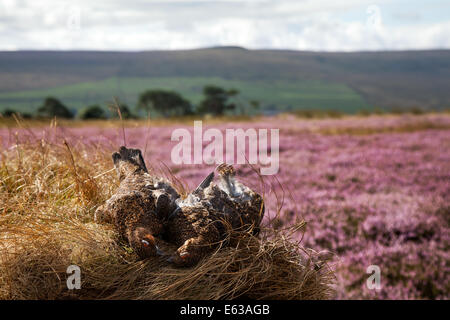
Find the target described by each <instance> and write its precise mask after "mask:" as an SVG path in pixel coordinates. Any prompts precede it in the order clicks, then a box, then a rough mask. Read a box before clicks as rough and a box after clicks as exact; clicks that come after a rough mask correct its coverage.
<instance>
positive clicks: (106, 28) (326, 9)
mask: <svg viewBox="0 0 450 320" xmlns="http://www.w3.org/2000/svg"><path fill="white" fill-rule="evenodd" d="M223 45H234V46H243V47H246V48H249V49H267V48H276V49H296V50H318V51H356V50H400V49H438V48H450V1H448V0H428V1H418V0H408V1H404V0H390V1H384V0H378V1H364V0H359V1H356V0H330V1H324V0H220V1H207V0H79V1H76V0H71V1H65V0H62V1H61V0H59V1H57V0H46V1H35V0H0V50H21V49H53V50H71V49H82V50H153V49H191V48H199V47H211V46H223Z"/></svg>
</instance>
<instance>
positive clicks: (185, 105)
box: [138, 89, 192, 116]
mask: <svg viewBox="0 0 450 320" xmlns="http://www.w3.org/2000/svg"><path fill="white" fill-rule="evenodd" d="M138 109H143V110H146V111H151V110H154V111H157V112H159V113H161V114H162V115H164V116H171V115H172V116H173V115H188V114H191V113H192V106H191V104H190V102H189V101H188V100H186V99H185V98H183V97H182V96H181V95H180V94H179V93H177V92H174V91H167V90H161V89H157V90H147V91H145V92H143V93H142V94H141V95H140V96H139V101H138Z"/></svg>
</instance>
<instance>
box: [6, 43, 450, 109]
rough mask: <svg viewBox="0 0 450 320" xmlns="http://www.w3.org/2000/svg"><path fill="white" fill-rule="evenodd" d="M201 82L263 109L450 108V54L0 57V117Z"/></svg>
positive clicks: (189, 88)
mask: <svg viewBox="0 0 450 320" xmlns="http://www.w3.org/2000/svg"><path fill="white" fill-rule="evenodd" d="M205 84H218V85H222V86H224V87H230V88H231V87H235V88H237V89H238V90H240V91H241V92H242V94H241V97H240V98H239V99H240V101H238V102H239V103H241V104H242V105H243V106H245V105H247V104H248V103H247V102H248V101H249V100H251V99H256V100H259V101H260V102H261V104H262V106H263V107H264V108H266V109H281V110H290V109H312V108H314V109H336V110H341V111H345V112H355V111H358V110H361V109H368V108H374V107H380V108H386V109H388V108H401V107H421V108H424V109H444V108H449V107H450V90H449V88H450V51H449V50H435V51H404V52H373V53H372V52H358V53H320V52H301V51H283V50H246V49H243V48H238V47H223V48H210V49H199V50H185V51H149V52H87V51H77V52H75V51H73V52H51V51H19V52H0V110H2V109H5V108H13V109H19V110H22V111H25V110H26V111H34V110H35V109H36V108H37V106H38V105H39V104H40V103H41V101H42V99H43V98H44V97H45V96H47V95H55V96H57V97H58V98H61V99H62V100H63V102H64V103H66V104H67V105H68V106H69V107H71V108H74V109H79V108H81V107H83V106H85V105H87V104H92V103H105V102H106V101H109V100H111V99H112V96H118V97H119V98H121V100H123V101H125V102H127V103H128V104H130V105H131V106H133V105H134V104H135V103H136V100H137V96H138V94H139V93H140V92H142V91H143V90H145V89H149V88H170V89H174V90H177V91H179V92H181V93H183V94H184V95H186V96H187V97H188V98H190V99H191V100H192V101H193V102H198V101H199V100H200V98H201V89H202V87H203V86H204V85H205Z"/></svg>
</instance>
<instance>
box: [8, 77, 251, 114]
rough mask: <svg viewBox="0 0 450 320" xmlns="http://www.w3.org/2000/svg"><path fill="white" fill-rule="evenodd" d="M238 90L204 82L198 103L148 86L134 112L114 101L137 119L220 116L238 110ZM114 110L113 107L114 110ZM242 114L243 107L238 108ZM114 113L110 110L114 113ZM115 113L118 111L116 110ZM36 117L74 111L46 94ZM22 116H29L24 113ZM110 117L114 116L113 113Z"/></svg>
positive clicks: (90, 110)
mask: <svg viewBox="0 0 450 320" xmlns="http://www.w3.org/2000/svg"><path fill="white" fill-rule="evenodd" d="M238 94H239V91H238V90H236V89H224V88H221V87H218V86H215V85H207V86H205V87H204V88H203V99H202V100H201V102H200V103H199V104H198V105H193V104H192V103H191V102H190V101H189V100H187V99H186V98H184V97H183V96H182V95H181V94H179V93H178V92H175V91H171V90H164V89H150V90H147V91H145V92H143V93H141V94H140V95H139V98H138V103H137V106H136V109H135V110H136V112H137V113H134V112H132V111H131V108H130V107H129V106H128V105H126V104H124V103H120V102H119V103H117V105H116V106H115V108H116V109H119V110H120V114H121V117H122V118H123V119H130V118H138V117H139V116H138V114H139V113H141V111H143V112H144V113H149V112H151V113H152V114H155V113H156V114H158V115H160V116H162V117H176V116H189V115H206V114H211V115H214V116H221V115H224V114H226V113H229V112H237V111H238V110H237V105H236V103H235V102H233V101H232V100H233V99H232V98H233V97H235V96H237V95H238ZM250 107H251V108H252V110H255V111H256V110H258V109H259V102H258V101H255V100H252V101H250ZM114 111H116V110H114ZM240 112H241V113H243V109H242V108H241V110H240ZM13 113H15V112H14V111H13V110H5V111H4V112H2V114H3V116H12V114H13ZM114 113H115V112H113V114H114ZM117 113H118V112H117ZM36 115H37V116H38V117H44V118H47V117H55V116H56V117H58V118H65V119H71V118H74V117H75V114H74V113H73V112H71V111H70V110H69V108H68V107H67V106H65V105H64V104H63V103H62V102H61V101H60V100H58V99H57V98H54V97H47V98H46V99H45V100H44V102H43V104H42V105H41V106H40V107H39V108H38V109H37V114H36ZM23 116H25V117H31V115H27V114H24V115H23ZM78 117H79V118H80V119H106V118H108V113H107V112H106V110H105V109H104V108H102V107H101V106H100V105H98V104H95V105H91V106H88V107H86V108H84V109H82V110H81V111H80V112H79V114H78ZM113 117H117V114H114V115H113Z"/></svg>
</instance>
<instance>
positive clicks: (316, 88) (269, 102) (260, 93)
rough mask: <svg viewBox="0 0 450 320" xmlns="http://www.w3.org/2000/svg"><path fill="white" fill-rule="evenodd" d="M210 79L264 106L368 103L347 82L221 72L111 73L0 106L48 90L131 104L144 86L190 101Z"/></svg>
mask: <svg viewBox="0 0 450 320" xmlns="http://www.w3.org/2000/svg"><path fill="white" fill-rule="evenodd" d="M208 84H214V85H218V86H222V87H224V88H236V89H238V90H239V91H240V94H239V95H238V96H237V98H236V102H237V104H238V105H239V104H240V105H242V106H243V107H246V106H248V103H249V101H250V100H258V101H260V103H261V107H262V109H277V110H291V109H320V110H331V109H333V110H340V111H343V112H350V113H352V112H356V111H357V110H361V109H366V108H368V105H367V103H366V102H365V101H364V99H363V98H362V97H361V96H360V95H358V94H357V93H356V92H355V91H354V90H352V89H351V88H349V87H348V86H347V85H345V84H338V83H331V82H323V81H318V80H311V81H285V80H284V81H283V80H277V81H267V80H265V81H249V80H228V79H223V78H220V77H163V78H137V77H125V78H121V77H110V78H107V79H105V80H101V81H93V82H82V83H78V84H72V85H65V86H60V87H54V88H50V89H38V90H27V91H18V92H4V93H0V108H1V109H3V110H4V109H6V108H10V109H14V110H19V111H27V112H34V111H35V110H36V109H37V107H38V106H39V105H40V104H41V103H42V100H43V99H44V98H45V97H47V96H54V97H57V98H59V99H61V100H62V101H63V103H64V104H66V105H67V106H68V107H69V108H71V109H76V110H79V109H81V108H83V107H85V106H87V105H90V104H101V105H103V106H106V105H107V103H108V101H112V99H113V97H114V96H115V97H118V98H119V99H120V100H121V101H123V102H125V103H127V104H128V105H130V106H131V107H133V108H134V106H135V105H136V103H137V99H138V96H139V94H140V93H141V92H143V91H145V90H147V89H157V88H158V89H170V90H175V91H177V92H180V93H181V94H183V95H184V96H185V97H186V98H187V99H189V100H190V101H191V102H192V103H193V104H197V103H198V102H199V101H200V100H201V99H202V89H203V86H205V85H208Z"/></svg>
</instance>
